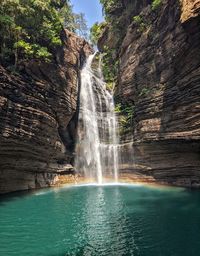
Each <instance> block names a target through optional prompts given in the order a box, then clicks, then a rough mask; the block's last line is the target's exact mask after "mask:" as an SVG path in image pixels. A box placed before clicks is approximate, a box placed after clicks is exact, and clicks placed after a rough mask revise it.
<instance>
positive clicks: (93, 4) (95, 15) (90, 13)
mask: <svg viewBox="0 0 200 256" xmlns="http://www.w3.org/2000/svg"><path fill="white" fill-rule="evenodd" d="M70 2H71V3H72V5H73V10H74V12H75V13H80V12H82V13H84V14H85V18H86V20H87V24H88V26H89V27H91V26H92V25H93V24H94V23H95V22H96V21H100V22H101V21H103V17H102V6H101V4H100V3H99V0H71V1H70Z"/></svg>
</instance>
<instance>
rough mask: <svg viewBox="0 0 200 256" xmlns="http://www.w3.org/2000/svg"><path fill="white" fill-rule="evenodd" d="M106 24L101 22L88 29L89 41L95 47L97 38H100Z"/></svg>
mask: <svg viewBox="0 0 200 256" xmlns="http://www.w3.org/2000/svg"><path fill="white" fill-rule="evenodd" d="M106 25H107V23H106V22H101V23H98V22H96V23H94V25H93V26H92V27H91V29H90V41H91V42H92V43H93V44H94V45H96V44H97V42H98V40H99V38H100V37H101V35H102V33H103V31H104V28H105V27H106Z"/></svg>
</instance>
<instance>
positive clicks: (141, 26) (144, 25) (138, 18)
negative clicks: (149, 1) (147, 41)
mask: <svg viewBox="0 0 200 256" xmlns="http://www.w3.org/2000/svg"><path fill="white" fill-rule="evenodd" d="M133 21H134V23H135V24H136V25H137V26H138V27H139V31H140V32H143V31H144V30H145V29H146V28H147V27H148V24H147V23H145V22H144V20H143V18H142V17H141V16H139V15H137V16H134V17H133Z"/></svg>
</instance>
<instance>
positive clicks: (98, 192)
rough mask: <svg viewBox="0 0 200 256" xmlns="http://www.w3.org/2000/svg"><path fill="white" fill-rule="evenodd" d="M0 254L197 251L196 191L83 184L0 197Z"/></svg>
mask: <svg viewBox="0 0 200 256" xmlns="http://www.w3.org/2000/svg"><path fill="white" fill-rule="evenodd" d="M0 255H1V256H11V255H12V256H13V255H17V256H25V255H26V256H27V255H28V256H64V255H66V256H72V255H80V256H82V255H85V256H94V255H95V256H101V255H106V256H107V255H108V256H112V255H116V256H121V255H127V256H129V255H134V256H137V255H141V256H177V255H178V256H192V255H194V256H198V255H200V192H197V191H188V190H183V189H154V188H148V187H137V186H135V187H134V186H103V187H96V186H83V187H71V188H62V189H48V190H41V191H37V192H34V193H31V194H30V193H28V194H22V193H20V194H15V195H12V196H6V197H5V196H4V197H0Z"/></svg>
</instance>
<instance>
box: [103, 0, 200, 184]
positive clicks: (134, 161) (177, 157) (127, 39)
mask: <svg viewBox="0 0 200 256" xmlns="http://www.w3.org/2000/svg"><path fill="white" fill-rule="evenodd" d="M118 2H120V3H121V5H120V8H119V6H118V7H116V9H115V8H114V10H112V11H111V13H110V20H113V21H114V23H112V22H111V23H110V24H109V25H108V26H107V28H106V29H105V31H104V33H103V36H102V37H101V39H100V40H99V48H100V49H101V50H103V46H105V45H106V46H108V47H109V48H116V49H117V51H116V53H115V56H114V58H116V59H119V76H118V82H117V92H116V97H117V98H120V100H121V101H123V102H128V103H129V104H130V103H131V104H132V105H133V106H134V113H133V122H132V125H131V129H130V131H129V132H128V133H126V134H125V136H123V140H122V146H121V148H122V164H121V177H122V178H127V177H128V178H129V179H133V180H140V181H151V182H160V183H164V184H174V185H181V186H188V187H200V48H199V45H200V1H197V0H196V1H194V0H180V1H179V0H163V1H157V3H158V4H157V5H156V7H155V6H153V2H155V1H148V0H146V1H141V0H134V1H118ZM116 24H117V28H118V31H119V32H117V30H116ZM114 25H115V26H114ZM120 27H121V33H120ZM122 28H124V29H122Z"/></svg>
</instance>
